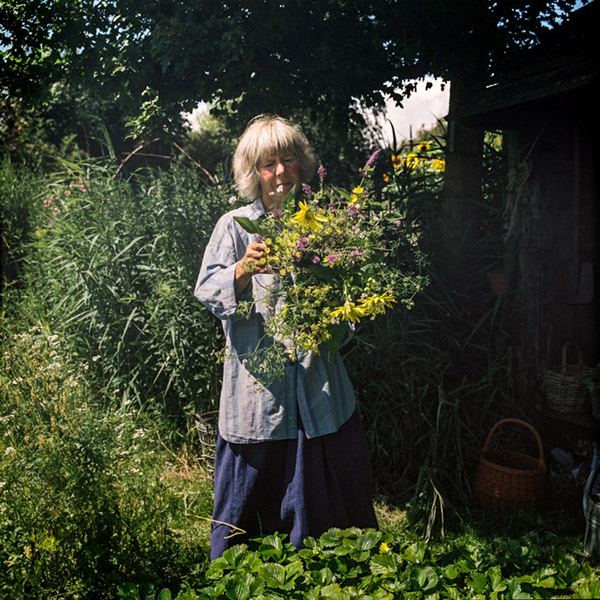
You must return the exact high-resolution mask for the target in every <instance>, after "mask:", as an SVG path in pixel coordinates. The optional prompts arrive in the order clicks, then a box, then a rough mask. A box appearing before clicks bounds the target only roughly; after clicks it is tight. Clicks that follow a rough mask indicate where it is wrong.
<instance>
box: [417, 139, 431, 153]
mask: <svg viewBox="0 0 600 600" xmlns="http://www.w3.org/2000/svg"><path fill="white" fill-rule="evenodd" d="M429 150H431V144H430V143H429V142H421V143H419V144H418V145H417V152H420V153H421V154H424V153H425V152H429Z"/></svg>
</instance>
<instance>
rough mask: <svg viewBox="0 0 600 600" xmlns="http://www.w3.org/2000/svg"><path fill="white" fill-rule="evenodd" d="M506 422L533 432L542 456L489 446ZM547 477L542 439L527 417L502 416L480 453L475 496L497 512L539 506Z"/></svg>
mask: <svg viewBox="0 0 600 600" xmlns="http://www.w3.org/2000/svg"><path fill="white" fill-rule="evenodd" d="M504 423H517V424H518V425H522V426H523V427H526V428H527V429H529V430H530V431H531V433H533V435H534V436H535V438H536V441H537V445H538V452H539V458H535V457H532V456H528V455H526V454H521V453H520V452H514V451H511V450H490V449H488V446H489V444H490V440H491V439H492V436H493V435H494V433H495V432H496V430H497V429H498V427H500V425H503V424H504ZM548 492H549V487H548V479H547V474H546V461H545V460H544V450H543V448H542V440H541V439H540V436H539V435H538V432H537V431H536V430H535V429H534V428H533V427H532V426H531V425H530V424H529V423H526V422H525V421H521V420H519V419H502V420H500V421H498V422H497V423H496V424H495V425H494V426H493V427H492V429H491V430H490V432H489V434H488V436H487V439H486V440H485V444H484V445H483V448H482V450H481V454H480V456H479V464H478V465H477V470H476V472H475V478H474V480H473V497H474V499H475V501H476V502H477V503H478V504H479V505H480V506H481V507H483V508H485V509H488V510H492V511H494V512H516V511H518V510H526V509H531V508H539V507H541V506H543V505H544V503H545V502H546V500H547V498H548Z"/></svg>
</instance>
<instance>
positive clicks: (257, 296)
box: [194, 198, 356, 444]
mask: <svg viewBox="0 0 600 600" xmlns="http://www.w3.org/2000/svg"><path fill="white" fill-rule="evenodd" d="M264 214H265V210H264V207H263V203H262V201H261V199H260V198H257V199H256V200H255V201H254V202H253V203H252V204H249V205H246V206H243V207H241V208H238V209H235V210H232V211H230V212H228V213H226V214H225V215H223V216H222V217H221V218H220V219H219V221H218V222H217V224H216V226H215V229H214V231H213V233H212V236H211V238H210V241H209V242H208V245H207V247H206V249H205V253H204V259H203V261H202V267H201V269H200V274H199V276H198V281H197V283H196V288H195V292H194V295H195V296H196V298H197V299H198V300H200V302H202V303H203V304H204V305H205V306H206V307H207V308H208V309H209V310H210V311H211V312H212V313H213V314H214V315H215V316H216V317H218V318H219V319H221V321H222V325H223V331H224V332H225V338H226V356H225V361H224V365H223V386H222V388H221V398H220V404H219V433H220V434H221V436H222V437H223V438H224V439H225V440H227V441H228V442H233V443H242V444H244V443H256V442H261V441H266V440H281V439H295V438H296V437H297V435H298V414H299V415H300V418H301V419H302V424H303V426H304V430H305V433H306V436H307V437H308V438H313V437H317V436H321V435H326V434H328V433H333V432H335V431H337V430H338V429H339V428H340V426H341V425H343V424H344V423H345V422H346V421H347V420H348V419H349V418H350V417H351V416H352V413H353V412H354V410H355V408H356V397H355V394H354V390H353V388H352V384H351V382H350V379H349V377H348V374H347V372H346V369H345V367H344V364H343V362H342V357H341V356H340V353H339V352H336V353H335V354H334V355H333V357H332V358H331V360H329V356H328V352H327V349H326V348H325V347H323V348H322V350H321V351H320V352H319V354H315V353H313V352H309V353H306V354H300V353H299V354H298V357H297V360H296V361H294V362H292V361H288V366H287V368H286V369H285V373H284V375H283V376H282V377H281V378H280V379H278V380H277V381H275V382H273V383H271V384H269V385H268V386H267V387H265V386H263V385H261V384H259V383H258V382H257V380H256V378H255V377H254V376H253V375H252V373H251V372H250V370H249V369H250V367H248V365H247V364H245V363H244V361H243V358H242V357H243V356H244V355H247V354H248V353H251V352H252V351H253V350H255V349H256V348H257V347H260V346H261V345H262V344H265V343H272V341H271V342H269V339H268V338H265V332H264V326H263V324H264V321H265V319H266V318H267V317H268V315H269V314H270V311H277V310H278V309H279V308H280V307H281V304H282V302H283V299H282V297H281V295H280V294H276V293H275V292H276V291H277V290H278V286H279V277H278V276H277V275H270V274H257V275H254V276H253V277H252V280H251V282H250V284H249V285H248V287H247V288H246V289H245V290H244V292H243V294H242V295H241V297H240V298H239V300H240V301H242V300H251V301H253V308H252V311H251V313H250V316H249V318H248V317H247V316H245V315H243V314H240V312H238V301H237V300H236V297H235V291H234V278H235V265H236V263H237V262H238V261H239V260H241V259H242V258H243V256H244V254H245V252H246V247H247V246H248V244H249V243H250V242H252V241H255V240H256V235H255V234H250V233H248V232H247V231H245V230H244V229H243V228H242V227H241V226H240V225H239V224H238V223H237V222H236V221H235V219H234V217H236V216H239V217H248V218H249V219H256V218H259V217H261V216H264Z"/></svg>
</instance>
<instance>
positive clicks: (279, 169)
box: [275, 162, 285, 175]
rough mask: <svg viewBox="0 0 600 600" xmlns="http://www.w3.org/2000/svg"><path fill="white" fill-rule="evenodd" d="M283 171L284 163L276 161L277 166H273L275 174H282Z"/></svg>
mask: <svg viewBox="0 0 600 600" xmlns="http://www.w3.org/2000/svg"><path fill="white" fill-rule="evenodd" d="M284 171H285V165H284V164H283V163H282V162H278V163H277V166H276V167H275V174H276V175H283V172H284Z"/></svg>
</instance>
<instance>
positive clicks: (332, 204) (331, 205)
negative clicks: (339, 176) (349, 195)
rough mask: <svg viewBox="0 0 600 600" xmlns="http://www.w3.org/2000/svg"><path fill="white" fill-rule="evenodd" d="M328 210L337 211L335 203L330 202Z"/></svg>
mask: <svg viewBox="0 0 600 600" xmlns="http://www.w3.org/2000/svg"><path fill="white" fill-rule="evenodd" d="M328 208H329V210H335V204H334V203H333V202H330V203H329V206H328Z"/></svg>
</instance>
